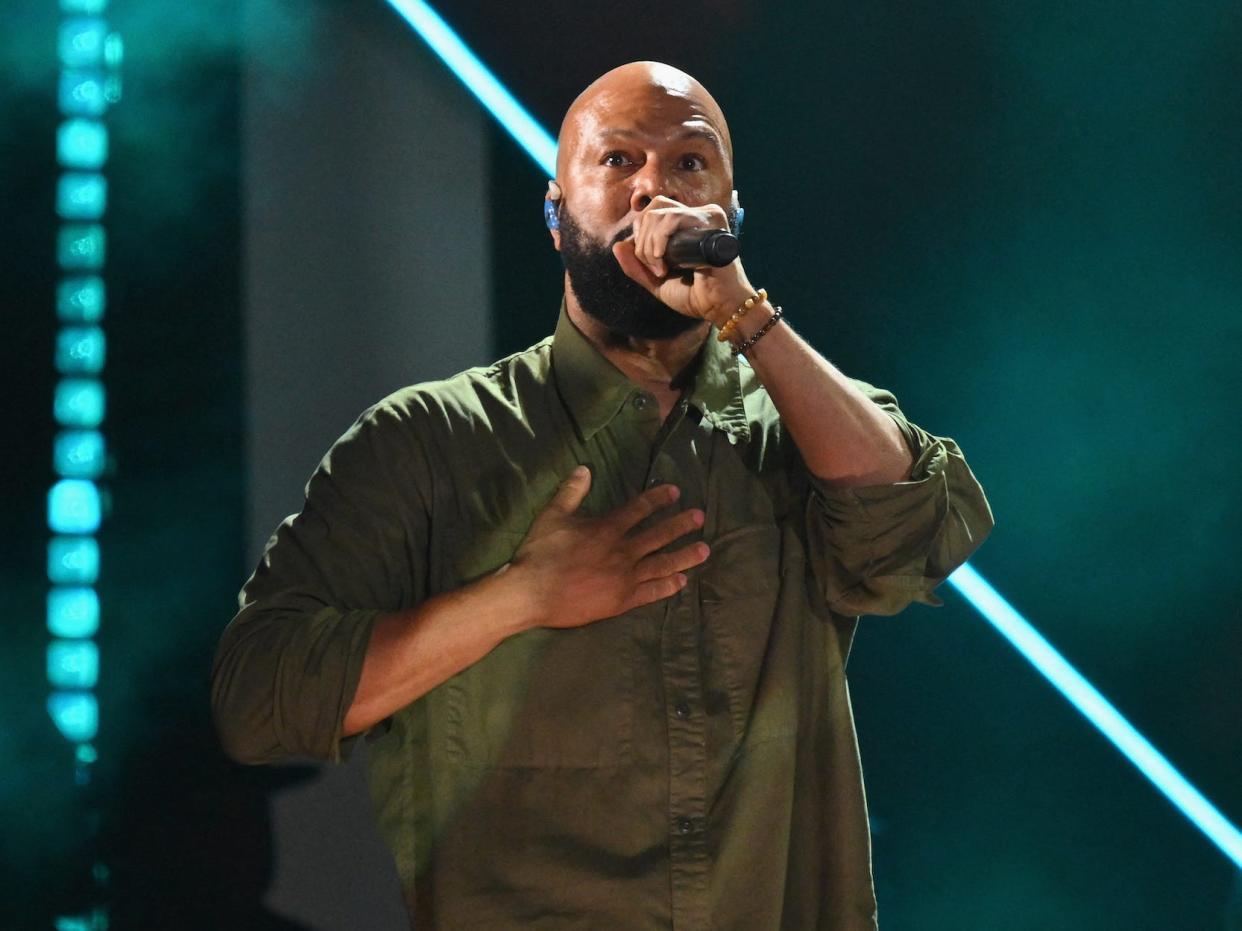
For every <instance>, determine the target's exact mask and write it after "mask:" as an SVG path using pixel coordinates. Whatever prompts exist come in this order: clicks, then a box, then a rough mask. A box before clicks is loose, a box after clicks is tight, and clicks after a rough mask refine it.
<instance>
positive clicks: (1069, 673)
mask: <svg viewBox="0 0 1242 931" xmlns="http://www.w3.org/2000/svg"><path fill="white" fill-rule="evenodd" d="M388 3H389V4H391V5H392V7H393V8H394V9H396V11H397V12H398V13H400V14H401V15H402V16H403V17H404V18H405V20H406V21H407V22H408V23H409V24H410V25H411V26H413V27H414V30H415V31H416V32H417V33H418V34H419V35H420V36H421V37H422V38H423V40H424V41H426V43H427V44H428V45H429V46H431V49H432V51H434V52H435V53H436V54H437V55H438V56H439V57H440V59H441V60H442V61H443V62H444V63H445V64H446V65H447V66H448V67H449V70H451V71H452V72H453V74H455V75H457V77H458V78H460V79H461V81H462V83H464V84H465V85H466V87H467V88H469V90H470V92H471V93H472V94H474V96H475V97H477V98H478V99H479V101H480V102H481V103H482V104H483V106H485V107H486V108H487V110H488V111H489V112H490V113H491V114H492V116H494V117H495V118H496V120H497V121H498V122H499V123H500V125H501V126H503V127H504V128H505V130H507V131H508V133H509V135H511V136H512V137H513V138H514V140H515V141H516V142H517V143H518V145H520V146H521V147H522V148H523V149H524V150H525V151H526V153H527V154H528V155H529V156H530V157H531V158H533V159H534V160H535V163H536V164H537V165H539V167H540V168H542V169H543V171H544V172H545V173H546V174H547V176H548V177H553V176H555V174H556V142H555V141H554V140H553V139H552V137H551V136H549V135H548V133H547V132H546V131H544V129H543V127H541V126H540V125H539V124H538V123H536V122H535V120H534V118H533V117H532V116H531V115H530V114H529V113H528V112H527V111H526V109H525V108H524V107H523V106H522V105H521V104H520V103H518V102H517V100H516V99H515V98H514V97H513V95H512V94H510V93H509V92H508V91H507V90H506V89H505V88H504V86H503V85H501V83H500V82H499V81H497V80H496V77H495V76H494V75H493V74H492V73H491V71H489V70H488V69H487V67H486V66H485V65H484V64H483V63H482V62H481V61H479V59H478V58H477V57H476V56H475V54H474V53H473V52H472V51H470V49H469V48H467V47H466V44H465V43H464V42H462V40H461V38H460V37H458V35H457V33H455V32H454V31H453V29H452V27H450V26H449V25H448V24H447V23H446V22H445V21H444V20H443V19H442V18H441V17H440V15H439V14H438V13H436V11H435V10H433V9H432V8H431V7H430V6H429V5H428V4H427V3H425V2H423V0H388ZM949 583H950V584H951V585H952V586H953V587H954V588H956V589H957V590H958V591H959V592H960V593H961V594H962V595H963V596H964V597H965V598H966V600H967V601H969V602H970V603H971V605H972V606H973V607H974V608H975V610H977V611H978V612H979V613H980V614H982V615H983V616H984V618H985V619H987V621H988V622H989V623H990V624H991V625H992V626H993V627H995V628H996V629H997V630H998V631H1000V632H1001V634H1002V635H1003V636H1004V637H1005V639H1007V640H1008V641H1009V642H1010V643H1011V644H1012V645H1013V646H1014V647H1015V648H1016V649H1017V650H1018V652H1020V653H1021V654H1022V655H1023V656H1025V657H1026V658H1027V660H1028V661H1029V662H1030V663H1031V664H1032V665H1033V666H1034V667H1035V668H1036V669H1038V670H1039V671H1040V672H1041V673H1042V674H1043V675H1044V677H1045V678H1046V679H1047V680H1048V681H1049V682H1051V683H1052V685H1053V686H1054V687H1055V688H1056V689H1057V690H1058V691H1059V692H1060V693H1061V694H1062V695H1064V696H1065V697H1066V698H1067V699H1069V701H1070V703H1071V704H1073V706H1074V707H1075V708H1077V709H1078V710H1079V711H1080V712H1082V714H1083V715H1084V716H1085V717H1086V718H1087V720H1088V721H1090V722H1091V723H1092V724H1094V725H1095V726H1096V727H1097V728H1098V729H1099V730H1100V732H1101V733H1102V734H1103V735H1104V736H1105V737H1107V738H1108V739H1109V740H1110V741H1111V742H1112V743H1113V745H1114V746H1116V747H1117V749H1118V750H1120V751H1121V752H1122V754H1123V755H1124V756H1125V757H1126V759H1128V760H1129V761H1130V762H1131V763H1133V764H1134V765H1135V766H1136V767H1138V770H1139V772H1141V773H1142V774H1143V775H1144V776H1146V777H1147V778H1148V779H1149V780H1151V782H1152V784H1153V785H1154V786H1155V787H1156V788H1157V789H1159V790H1160V791H1161V792H1162V793H1163V794H1164V795H1165V797H1166V798H1168V800H1169V801H1171V802H1172V803H1173V804H1174V805H1175V806H1176V807H1177V809H1178V810H1179V811H1181V813H1182V814H1184V815H1185V816H1186V817H1187V818H1189V819H1190V821H1191V823H1192V824H1194V825H1195V827H1197V828H1198V829H1199V830H1200V831H1202V832H1203V833H1204V834H1206V835H1207V836H1208V839H1210V840H1211V841H1212V843H1214V844H1215V845H1216V846H1217V847H1219V848H1220V849H1221V850H1222V851H1223V852H1224V854H1225V856H1227V857H1229V859H1231V860H1232V861H1233V862H1234V863H1235V864H1236V865H1237V866H1238V867H1239V868H1242V833H1239V832H1238V829H1237V828H1235V827H1234V826H1233V825H1232V824H1231V823H1230V822H1229V821H1228V819H1226V818H1225V816H1224V815H1222V814H1221V813H1220V811H1219V810H1218V809H1217V808H1216V807H1215V806H1214V805H1212V803H1211V802H1209V801H1208V800H1207V799H1206V798H1204V797H1203V794H1202V793H1201V792H1199V790H1198V789H1196V788H1195V787H1194V786H1192V785H1191V784H1190V783H1189V782H1187V781H1186V779H1185V777H1183V776H1182V774H1181V773H1179V772H1178V771H1177V770H1176V769H1175V768H1174V767H1173V764H1171V763H1170V762H1169V761H1168V760H1167V759H1165V757H1164V756H1163V755H1162V754H1161V753H1160V751H1158V750H1157V749H1156V748H1155V747H1153V746H1152V745H1151V743H1149V742H1148V740H1147V739H1146V738H1145V737H1144V736H1143V735H1142V734H1140V733H1139V732H1138V731H1137V730H1135V729H1134V727H1133V726H1132V725H1131V724H1130V722H1129V721H1127V720H1126V719H1125V718H1124V717H1122V716H1121V713H1120V712H1119V711H1117V709H1116V708H1114V707H1113V706H1112V705H1111V704H1110V703H1109V702H1108V700H1107V699H1106V698H1105V697H1104V696H1103V695H1101V694H1100V693H1099V691H1098V690H1097V689H1096V688H1095V686H1093V685H1092V684H1091V683H1090V682H1088V681H1087V680H1086V679H1085V678H1083V676H1082V675H1081V674H1080V673H1079V672H1078V671H1077V670H1076V669H1075V668H1074V667H1073V666H1071V665H1070V664H1069V663H1068V662H1067V661H1066V660H1065V658H1064V657H1063V656H1062V655H1061V654H1060V653H1058V652H1057V651H1056V649H1055V648H1053V646H1052V644H1050V643H1049V642H1048V641H1047V640H1045V639H1044V638H1043V636H1042V635H1041V634H1040V633H1039V631H1037V630H1036V629H1035V628H1034V627H1032V626H1031V624H1030V622H1029V621H1027V620H1026V619H1025V618H1024V617H1022V615H1020V614H1019V613H1018V612H1017V611H1015V610H1014V608H1013V606H1012V605H1010V604H1009V602H1008V601H1006V600H1005V599H1004V598H1003V597H1001V595H1000V593H999V592H997V591H996V589H994V588H993V587H992V586H991V585H990V584H989V583H988V582H987V580H985V579H984V578H983V576H981V575H979V573H978V572H976V571H975V570H974V569H973V568H972V567H971V566H969V565H965V566H962V567H961V568H959V569H958V570H957V571H956V572H954V573H953V574H952V575H951V576H949Z"/></svg>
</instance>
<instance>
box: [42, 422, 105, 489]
mask: <svg viewBox="0 0 1242 931" xmlns="http://www.w3.org/2000/svg"><path fill="white" fill-rule="evenodd" d="M106 462H107V446H106V444H105V443H104V438H103V434H102V433H100V432H99V431H98V430H65V431H62V432H61V433H58V434H57V435H56V440H55V442H54V443H53V444H52V468H53V469H55V470H56V474H57V475H59V476H60V477H61V478H99V476H100V475H102V474H103V470H104V466H105V464H106Z"/></svg>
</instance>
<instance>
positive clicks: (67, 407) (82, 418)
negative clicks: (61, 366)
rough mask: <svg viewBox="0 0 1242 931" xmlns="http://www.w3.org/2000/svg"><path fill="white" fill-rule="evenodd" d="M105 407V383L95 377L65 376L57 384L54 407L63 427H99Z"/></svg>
mask: <svg viewBox="0 0 1242 931" xmlns="http://www.w3.org/2000/svg"><path fill="white" fill-rule="evenodd" d="M105 407H106V396H105V395H104V387H103V384H102V383H101V382H99V381H98V380H96V379H94V378H63V379H61V380H60V381H59V382H58V383H57V385H56V395H55V398H54V399H53V401H52V409H53V411H54V412H55V414H56V422H57V423H58V424H60V425H61V426H63V427H84V428H91V427H98V426H99V425H100V423H102V422H103V418H104V409H105Z"/></svg>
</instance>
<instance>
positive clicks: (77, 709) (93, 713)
mask: <svg viewBox="0 0 1242 931" xmlns="http://www.w3.org/2000/svg"><path fill="white" fill-rule="evenodd" d="M47 713H48V714H50V715H51V716H52V721H53V722H54V723H55V724H56V728H57V730H59V731H60V732H61V733H62V734H64V736H65V739H66V740H68V741H70V742H71V743H82V742H83V741H86V740H93V739H94V738H95V734H96V733H97V732H98V731H99V703H98V702H97V701H96V700H95V696H94V695H92V694H91V693H90V692H53V693H52V694H51V695H49V696H48V699H47Z"/></svg>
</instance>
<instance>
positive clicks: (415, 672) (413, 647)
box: [342, 565, 534, 737]
mask: <svg viewBox="0 0 1242 931" xmlns="http://www.w3.org/2000/svg"><path fill="white" fill-rule="evenodd" d="M533 618H534V612H533V609H532V607H531V600H530V598H529V597H527V593H526V591H525V590H524V588H523V586H522V584H521V583H520V582H519V581H518V580H517V578H516V576H515V574H514V571H513V567H512V566H511V565H506V566H504V567H502V568H501V569H499V570H498V571H497V572H495V573H492V574H491V575H489V576H485V577H484V578H482V579H479V580H478V581H476V582H473V583H470V584H469V585H466V586H463V587H462V588H460V589H457V590H455V591H452V592H446V593H443V594H440V595H437V596H435V597H434V598H429V599H428V600H427V601H424V602H423V603H422V604H420V605H419V606H418V607H416V608H412V609H410V610H408V611H399V612H392V613H387V614H381V615H380V616H379V617H377V618H376V620H375V625H374V627H373V628H372V631H371V639H370V641H369V643H368V644H367V649H366V655H365V658H364V659H363V664H362V675H361V678H360V679H359V680H358V689H357V691H356V692H355V693H354V697H353V701H352V702H351V703H350V706H349V709H348V711H347V712H346V713H345V720H344V725H343V728H342V733H343V735H344V736H346V737H348V736H351V735H353V734H357V733H360V732H361V731H364V730H366V729H367V728H369V727H371V726H372V725H374V724H376V723H378V722H380V721H382V720H384V718H386V717H388V716H389V715H391V714H393V713H394V712H395V711H398V710H400V709H401V708H404V707H405V706H406V705H408V704H410V703H411V702H413V701H415V700H417V699H418V698H421V697H422V696H423V695H425V694H427V693H428V692H430V691H431V690H432V689H434V688H435V687H436V686H438V685H440V684H441V683H442V682H445V681H447V680H448V679H451V678H452V677H453V676H455V675H456V674H457V673H459V672H461V671H462V670H463V669H466V668H467V667H469V666H471V665H473V664H474V663H476V662H478V661H479V660H480V659H482V658H483V657H484V656H486V655H487V654H488V653H490V652H491V651H492V649H494V648H495V647H496V646H497V645H499V644H500V643H501V642H502V641H503V640H505V639H506V638H508V637H510V636H512V635H513V634H515V633H518V632H519V631H521V630H524V629H526V628H527V627H530V626H533V624H534V620H533Z"/></svg>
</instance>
